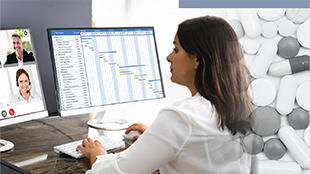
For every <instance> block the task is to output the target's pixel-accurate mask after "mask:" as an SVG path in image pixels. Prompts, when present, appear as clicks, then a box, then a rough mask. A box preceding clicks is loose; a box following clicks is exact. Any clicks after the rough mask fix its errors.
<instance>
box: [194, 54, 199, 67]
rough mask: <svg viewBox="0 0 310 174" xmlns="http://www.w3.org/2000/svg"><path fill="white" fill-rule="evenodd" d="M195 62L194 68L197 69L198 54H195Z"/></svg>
mask: <svg viewBox="0 0 310 174" xmlns="http://www.w3.org/2000/svg"><path fill="white" fill-rule="evenodd" d="M195 59H196V62H195V66H194V68H195V69H198V67H199V59H198V56H196V58H195Z"/></svg>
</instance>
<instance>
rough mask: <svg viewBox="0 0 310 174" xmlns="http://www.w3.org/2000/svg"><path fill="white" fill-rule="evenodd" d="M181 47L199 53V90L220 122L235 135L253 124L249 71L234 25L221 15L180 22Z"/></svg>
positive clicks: (222, 127)
mask: <svg viewBox="0 0 310 174" xmlns="http://www.w3.org/2000/svg"><path fill="white" fill-rule="evenodd" d="M177 36H178V38H179V41H180V44H181V46H182V48H183V49H184V50H185V51H186V52H187V53H188V54H193V55H196V56H197V57H198V61H199V66H198V69H197V73H196V77H195V87H196V89H197V91H198V92H199V93H200V94H201V95H202V96H203V97H204V98H205V99H207V100H209V101H210V102H211V103H212V105H213V106H214V107H215V109H216V112H217V114H218V115H217V124H218V126H219V128H220V129H224V128H225V126H226V127H227V128H228V129H229V131H230V132H231V133H232V134H233V135H235V134H236V133H237V132H240V133H243V134H245V133H246V132H247V131H249V130H250V129H251V128H250V127H251V125H250V123H251V122H250V121H251V120H252V119H251V117H252V114H251V112H252V110H253V109H254V104H253V100H252V98H251V96H250V94H249V90H248V88H249V83H250V78H251V77H250V74H249V71H248V68H247V66H246V63H245V60H244V57H243V52H242V49H241V46H240V44H239V40H238V37H237V35H236V34H235V32H234V30H233V28H232V27H231V26H230V25H229V24H228V23H227V22H226V21H225V20H224V19H222V18H219V17H215V16H204V17H199V18H193V19H189V20H186V21H184V22H182V23H181V24H179V27H178V31H177Z"/></svg>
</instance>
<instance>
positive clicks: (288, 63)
mask: <svg viewBox="0 0 310 174" xmlns="http://www.w3.org/2000/svg"><path fill="white" fill-rule="evenodd" d="M307 70H310V56H309V55H303V56H297V57H294V58H290V59H286V60H283V61H279V62H274V63H272V64H271V65H270V67H269V73H270V74H271V75H273V76H285V75H289V74H294V73H298V72H302V71H307Z"/></svg>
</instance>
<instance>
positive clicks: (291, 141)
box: [278, 126, 310, 169]
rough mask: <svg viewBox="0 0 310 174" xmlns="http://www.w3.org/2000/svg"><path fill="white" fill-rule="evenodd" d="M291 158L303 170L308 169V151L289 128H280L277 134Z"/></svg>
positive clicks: (309, 161) (309, 162)
mask: <svg viewBox="0 0 310 174" xmlns="http://www.w3.org/2000/svg"><path fill="white" fill-rule="evenodd" d="M278 135H279V137H280V139H281V141H282V142H283V143H284V145H285V146H286V148H287V149H288V150H289V151H290V154H291V155H292V157H293V158H294V159H295V160H296V161H297V163H298V164H299V165H300V166H301V167H302V168H303V169H310V156H309V154H310V149H309V147H308V146H307V145H306V143H305V142H304V141H303V140H302V139H301V138H300V137H299V136H298V135H297V134H296V132H295V130H294V129H293V128H292V127H291V126H284V127H281V128H280V130H279V133H278Z"/></svg>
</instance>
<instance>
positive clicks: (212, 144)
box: [77, 16, 254, 174]
mask: <svg viewBox="0 0 310 174" xmlns="http://www.w3.org/2000/svg"><path fill="white" fill-rule="evenodd" d="M173 43H174V45H175V48H174V50H173V51H172V52H171V53H170V54H169V55H168V56H167V61H168V62H170V63H171V66H170V72H171V74H172V75H171V81H172V82H174V83H177V84H180V85H184V86H186V87H187V88H188V89H189V90H190V92H191V94H192V97H190V98H187V99H184V100H182V101H179V102H176V103H174V104H172V105H171V106H168V107H165V108H163V109H162V110H161V111H160V112H159V114H158V118H157V119H156V120H155V121H154V122H153V123H152V125H151V126H150V127H147V126H145V125H143V124H133V125H132V126H130V127H129V128H128V129H127V130H126V133H129V132H130V131H139V132H140V133H143V134H142V135H141V136H140V137H139V138H138V139H137V141H136V142H135V143H134V144H133V145H131V146H130V147H129V148H128V149H127V150H125V151H124V152H123V153H121V154H118V155H113V154H108V155H106V154H107V153H106V150H105V149H104V147H103V146H102V145H101V144H100V143H99V142H98V141H95V142H93V141H92V140H91V139H90V138H88V139H85V140H83V142H82V145H80V146H78V147H77V150H80V151H81V152H82V153H83V154H84V155H85V156H86V157H87V158H89V159H90V162H91V165H92V169H91V170H90V171H89V173H109V174H111V173H152V172H153V171H155V170H156V169H158V168H159V169H160V173H161V174H166V173H199V174H201V173H212V174H213V173H225V172H228V173H239V174H240V173H250V165H251V164H250V162H251V158H250V156H249V155H248V154H245V153H243V151H242V146H241V145H240V141H239V140H240V138H239V137H240V136H239V135H244V134H246V133H247V132H248V131H250V120H252V119H251V117H252V115H251V114H250V113H251V111H252V109H253V106H254V105H253V102H252V98H251V97H250V95H249V94H248V91H249V90H248V83H249V82H250V75H249V72H248V69H247V67H246V64H245V61H244V58H243V54H242V50H241V48H240V44H239V41H238V37H237V36H236V34H235V32H234V31H233V29H232V27H231V26H230V25H229V24H228V23H227V22H226V21H225V20H223V19H221V18H218V17H212V16H205V17H199V18H194V19H189V20H186V21H184V22H182V23H181V24H179V27H178V31H177V33H176V35H175V38H174V41H173ZM234 135H238V136H234ZM240 149H241V151H240ZM236 150H237V151H236ZM238 150H239V151H238Z"/></svg>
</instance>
